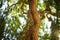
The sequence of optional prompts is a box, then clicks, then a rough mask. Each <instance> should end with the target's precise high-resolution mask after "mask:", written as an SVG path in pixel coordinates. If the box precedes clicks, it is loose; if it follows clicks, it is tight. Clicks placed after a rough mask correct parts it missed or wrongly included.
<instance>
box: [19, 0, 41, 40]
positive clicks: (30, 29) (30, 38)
mask: <svg viewBox="0 0 60 40" xmlns="http://www.w3.org/2000/svg"><path fill="white" fill-rule="evenodd" d="M28 2H29V13H28V18H29V20H30V22H29V24H27V25H26V27H25V29H26V30H27V31H26V32H25V40H38V31H39V24H40V18H39V14H38V11H37V9H36V0H28ZM18 40H21V39H19V37H18Z"/></svg>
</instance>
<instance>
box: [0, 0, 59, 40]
mask: <svg viewBox="0 0 60 40" xmlns="http://www.w3.org/2000/svg"><path fill="white" fill-rule="evenodd" d="M29 2H30V3H29ZM33 3H34V2H33V0H0V34H1V35H0V39H3V40H17V39H18V38H20V36H19V35H21V37H22V40H25V37H26V35H25V33H24V32H25V31H26V29H27V30H28V29H29V28H28V27H26V26H27V25H28V26H29V25H30V26H32V25H35V22H36V19H34V18H37V19H40V21H39V20H38V21H37V22H36V23H38V22H40V24H39V30H38V29H37V30H38V40H60V0H36V2H35V3H36V5H33ZM33 6H34V7H35V8H36V10H35V8H34V7H33ZM33 10H34V11H35V14H34V12H33ZM36 11H37V12H38V14H36V13H37V12H36ZM29 12H30V14H29ZM31 13H32V16H31ZM34 15H35V16H34ZM37 15H38V16H39V18H38V17H37ZM32 17H33V18H32ZM35 26H36V25H35ZM31 28H32V27H31ZM32 29H33V28H32Z"/></svg>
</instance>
